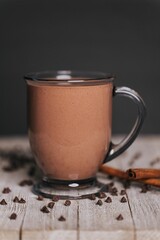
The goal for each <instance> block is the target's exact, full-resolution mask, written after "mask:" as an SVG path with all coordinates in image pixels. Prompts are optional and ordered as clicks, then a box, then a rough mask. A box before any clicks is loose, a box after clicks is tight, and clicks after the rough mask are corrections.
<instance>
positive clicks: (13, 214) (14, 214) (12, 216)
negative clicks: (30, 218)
mask: <svg viewBox="0 0 160 240" xmlns="http://www.w3.org/2000/svg"><path fill="white" fill-rule="evenodd" d="M9 218H10V219H11V220H15V219H16V218H17V214H16V213H12V214H11V216H10V217H9Z"/></svg>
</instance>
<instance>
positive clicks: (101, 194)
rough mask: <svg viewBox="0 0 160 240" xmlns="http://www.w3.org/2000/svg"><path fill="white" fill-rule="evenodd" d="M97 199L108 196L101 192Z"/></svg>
mask: <svg viewBox="0 0 160 240" xmlns="http://www.w3.org/2000/svg"><path fill="white" fill-rule="evenodd" d="M97 197H98V198H105V197H106V194H105V193H104V192H99V193H97Z"/></svg>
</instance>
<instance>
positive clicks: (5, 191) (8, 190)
mask: <svg viewBox="0 0 160 240" xmlns="http://www.w3.org/2000/svg"><path fill="white" fill-rule="evenodd" d="M10 192H11V189H10V188H8V187H7V188H4V189H3V191H2V193H10Z"/></svg>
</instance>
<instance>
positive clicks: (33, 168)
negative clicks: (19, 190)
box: [28, 167, 36, 177]
mask: <svg viewBox="0 0 160 240" xmlns="http://www.w3.org/2000/svg"><path fill="white" fill-rule="evenodd" d="M35 172H36V168H35V167H30V169H29V170H28V176H30V177H33V176H34V175H35Z"/></svg>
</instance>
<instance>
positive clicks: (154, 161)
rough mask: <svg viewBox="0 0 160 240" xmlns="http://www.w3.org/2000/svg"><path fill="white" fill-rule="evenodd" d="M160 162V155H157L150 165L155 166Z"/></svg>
mask: <svg viewBox="0 0 160 240" xmlns="http://www.w3.org/2000/svg"><path fill="white" fill-rule="evenodd" d="M159 162H160V157H156V158H155V159H153V160H152V161H151V162H150V165H151V166H152V167H153V166H154V165H155V164H156V163H159Z"/></svg>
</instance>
